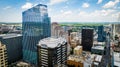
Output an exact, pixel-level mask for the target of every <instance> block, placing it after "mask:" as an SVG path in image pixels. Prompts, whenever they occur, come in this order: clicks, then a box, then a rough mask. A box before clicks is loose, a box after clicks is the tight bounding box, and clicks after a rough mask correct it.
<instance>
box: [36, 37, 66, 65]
mask: <svg viewBox="0 0 120 67" xmlns="http://www.w3.org/2000/svg"><path fill="white" fill-rule="evenodd" d="M66 62H67V42H66V40H65V39H64V38H53V37H51V38H50V37H49V38H45V39H43V40H41V41H40V42H39V44H38V66H39V67H64V65H66Z"/></svg>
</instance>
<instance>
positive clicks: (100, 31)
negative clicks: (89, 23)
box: [97, 26, 106, 42]
mask: <svg viewBox="0 0 120 67" xmlns="http://www.w3.org/2000/svg"><path fill="white" fill-rule="evenodd" d="M105 37H106V35H105V32H104V27H103V26H98V38H97V40H98V42H104V41H105V39H106V38H105Z"/></svg>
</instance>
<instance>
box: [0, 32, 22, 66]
mask: <svg viewBox="0 0 120 67" xmlns="http://www.w3.org/2000/svg"><path fill="white" fill-rule="evenodd" d="M0 41H1V42H2V43H3V44H5V45H6V48H7V55H8V64H11V63H14V62H16V61H19V60H21V59H22V35H21V34H3V35H0Z"/></svg>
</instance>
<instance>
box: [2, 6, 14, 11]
mask: <svg viewBox="0 0 120 67" xmlns="http://www.w3.org/2000/svg"><path fill="white" fill-rule="evenodd" d="M10 8H12V7H11V6H6V7H5V8H3V9H4V10H7V9H10Z"/></svg>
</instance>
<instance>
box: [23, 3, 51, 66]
mask: <svg viewBox="0 0 120 67" xmlns="http://www.w3.org/2000/svg"><path fill="white" fill-rule="evenodd" d="M22 18H23V24H22V25H23V59H24V60H25V61H27V62H30V63H32V64H37V44H38V42H39V40H40V39H43V38H46V37H49V36H50V35H51V32H50V31H51V27H50V18H49V17H48V13H47V6H46V5H43V4H38V5H36V6H34V7H32V8H30V9H28V10H26V11H24V12H23V13H22Z"/></svg>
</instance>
